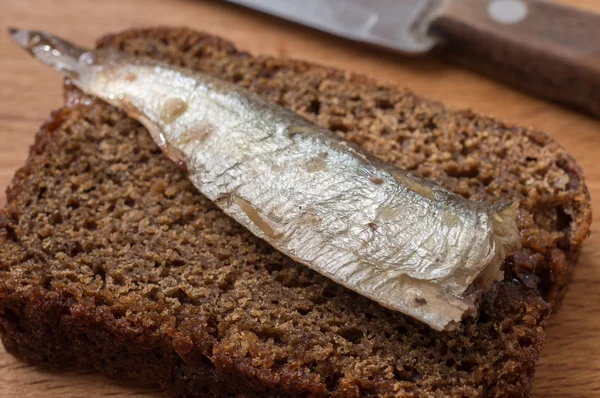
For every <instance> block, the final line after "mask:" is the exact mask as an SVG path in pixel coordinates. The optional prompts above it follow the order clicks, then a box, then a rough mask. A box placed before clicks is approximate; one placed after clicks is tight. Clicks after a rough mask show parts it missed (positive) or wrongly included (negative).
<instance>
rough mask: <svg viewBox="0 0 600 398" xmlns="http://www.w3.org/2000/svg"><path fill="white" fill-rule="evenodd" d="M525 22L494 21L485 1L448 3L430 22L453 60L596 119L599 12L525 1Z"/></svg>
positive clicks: (599, 86)
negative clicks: (443, 40) (443, 41)
mask: <svg viewBox="0 0 600 398" xmlns="http://www.w3.org/2000/svg"><path fill="white" fill-rule="evenodd" d="M492 9H493V8H492ZM492 15H494V14H492ZM496 18H497V17H496ZM523 18H525V19H523V22H521V23H506V22H504V21H498V20H495V19H494V18H493V17H492V18H490V12H489V8H488V3H487V1H481V0H452V1H448V2H446V3H445V5H444V7H442V8H441V9H440V11H439V12H438V13H437V16H436V18H435V19H434V20H433V21H432V22H431V24H432V29H433V30H434V31H435V32H436V34H438V35H440V36H442V37H444V38H445V41H446V45H445V46H444V47H445V50H446V52H447V53H449V54H451V57H452V59H453V60H455V61H456V62H458V63H460V64H464V65H466V66H468V67H469V68H472V69H473V70H475V71H477V72H483V73H485V75H486V76H492V77H494V78H498V79H500V81H502V82H506V83H509V84H511V85H513V86H515V87H519V88H521V89H526V90H527V92H529V93H533V94H535V95H540V96H542V97H543V98H548V99H551V100H555V101H561V102H562V103H565V104H567V105H569V106H573V107H575V108H577V109H581V110H584V111H586V112H588V113H589V114H591V115H595V116H596V117H600V52H599V51H598V49H599V48H600V36H599V35H598V27H599V26H600V14H592V13H589V12H586V11H582V10H580V9H577V8H572V7H565V6H563V5H561V4H556V3H552V2H548V1H545V0H528V6H527V11H526V12H525V13H524V14H523ZM549 20H550V21H552V23H551V24H548V21H549ZM582 38H585V39H582Z"/></svg>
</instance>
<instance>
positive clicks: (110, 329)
mask: <svg viewBox="0 0 600 398" xmlns="http://www.w3.org/2000/svg"><path fill="white" fill-rule="evenodd" d="M99 46H100V47H113V48H118V49H120V50H123V51H126V52H128V53H130V54H136V55H145V56H151V57H154V58H159V59H162V60H165V61H167V62H170V63H173V64H176V65H182V66H186V67H190V68H194V69H197V70H201V71H204V72H207V73H210V74H211V75H214V76H218V77H221V78H223V79H227V80H230V81H233V82H236V83H237V84H240V85H242V86H245V87H248V88H249V89H250V90H252V91H255V92H258V93H260V94H261V95H263V96H265V97H267V98H269V99H270V100H273V101H276V102H278V103H279V104H281V105H283V106H286V107H289V108H291V109H293V110H294V111H296V112H298V113H300V114H302V115H303V116H305V117H307V118H308V119H310V120H312V121H314V122H316V123H317V124H319V125H321V126H324V127H326V128H329V129H331V130H333V131H335V132H336V133H337V134H339V135H341V136H343V137H345V138H347V139H349V140H351V141H353V142H355V143H357V144H359V145H361V146H363V147H364V148H365V149H367V150H368V151H370V152H371V153H373V154H374V155H376V156H378V157H380V158H382V159H383V160H385V161H387V162H389V163H392V164H395V165H397V166H399V167H402V168H405V169H408V170H412V171H414V172H416V173H418V174H420V175H422V176H425V177H429V178H431V179H433V180H435V181H437V182H438V183H440V184H442V185H443V186H445V187H447V188H449V189H451V190H453V191H455V192H457V193H459V194H461V195H463V196H465V197H469V198H471V199H483V200H506V199H510V200H515V201H518V202H519V203H520V207H519V216H518V224H519V229H520V233H521V237H522V243H523V248H522V249H521V250H519V251H518V252H517V253H516V255H515V256H514V258H511V259H509V260H507V261H506V263H505V270H506V279H505V281H504V282H500V283H497V284H495V285H494V287H493V288H492V290H491V291H490V292H489V293H488V294H486V295H485V296H484V299H483V303H482V307H481V311H480V313H479V315H478V316H477V317H475V318H472V319H469V320H467V321H465V322H464V323H463V325H462V326H461V327H460V328H459V329H458V330H456V331H454V332H450V333H442V332H435V331H433V330H431V329H430V328H428V327H427V326H425V325H423V324H421V323H419V322H417V321H414V320H412V319H410V318H408V317H405V316H403V315H401V314H399V313H395V312H392V311H389V310H386V309H384V308H382V307H380V306H379V305H377V304H375V303H374V302H372V301H370V300H368V299H366V298H363V297H361V296H359V295H357V294H355V293H353V292H351V291H349V290H346V289H344V288H342V287H340V286H337V285H335V284H333V283H332V282H330V281H328V280H327V279H326V278H324V277H322V276H320V275H319V274H317V273H315V272H312V271H310V270H309V269H307V268H306V267H303V266H301V265H298V264H296V263H294V262H293V261H291V260H289V259H288V258H286V257H284V256H283V255H281V254H280V253H278V252H277V251H275V250H273V249H272V248H270V247H269V246H268V245H267V244H265V243H263V242H262V241H260V240H259V239H257V238H255V237H254V236H252V235H251V234H250V233H249V232H247V231H246V230H245V229H244V228H242V227H241V226H240V225H238V224H237V223H235V222H234V221H232V220H231V219H230V218H228V217H227V216H225V215H224V214H223V213H222V212H221V211H220V210H218V209H217V208H216V207H215V206H214V205H213V204H212V203H211V202H210V201H208V200H207V199H206V198H204V197H203V196H202V195H200V194H199V193H198V192H197V191H196V190H195V189H194V188H193V186H192V185H191V183H190V182H189V181H188V180H187V179H186V177H185V176H184V175H183V174H182V173H181V172H180V171H179V170H178V169H177V167H176V166H175V165H174V164H172V163H171V162H170V161H169V160H168V159H167V158H166V157H165V156H163V155H162V153H161V151H160V150H159V148H158V147H157V146H156V145H155V144H154V142H153V141H152V140H151V138H150V136H149V134H148V133H147V131H146V130H145V129H144V128H143V127H142V126H141V125H140V124H138V123H137V122H136V121H134V120H132V119H129V118H127V117H126V116H125V115H124V114H123V113H122V112H121V111H119V110H118V109H116V108H113V107H111V106H108V105H106V104H104V103H101V102H99V101H96V100H94V99H92V98H89V97H86V96H84V95H83V94H81V93H80V92H78V91H77V90H76V89H74V88H73V87H71V86H69V85H68V84H67V85H66V105H65V107H64V108H62V109H60V110H59V111H57V112H56V113H55V114H54V115H53V116H52V118H51V119H50V120H49V121H48V122H47V123H46V124H45V125H44V126H43V127H42V129H41V131H40V132H39V134H38V135H37V137H36V142H35V144H34V146H33V147H32V149H31V154H30V156H29V159H28V160H27V163H26V165H25V166H24V167H23V168H22V169H21V170H19V171H18V172H17V174H16V176H15V178H14V180H13V182H12V185H11V186H10V188H9V190H8V203H7V205H6V208H5V209H3V210H2V211H1V212H0V332H1V334H2V339H3V342H4V344H5V346H6V348H7V350H8V351H9V352H11V353H12V354H14V355H16V356H17V357H19V358H22V359H25V360H27V361H29V362H32V363H35V364H38V365H41V366H47V367H53V368H57V367H58V368H61V367H69V366H78V367H85V368H95V369H98V370H100V371H102V372H104V373H105V374H108V375H109V376H114V377H126V378H130V379H136V380H141V381H145V382H148V381H155V382H157V383H159V384H160V385H162V386H163V387H164V388H165V389H167V390H168V391H170V393H171V394H172V395H174V396H187V397H200V396H207V397H209V396H240V397H242V396H243V397H266V396H273V397H274V396H304V397H308V396H310V397H313V396H314V397H320V396H336V397H359V396H361V397H384V396H414V397H421V396H424V397H425V396H427V397H445V396H456V397H479V396H489V397H508V396H524V395H527V394H528V391H529V388H530V383H531V379H532V377H533V373H534V369H535V361H536V359H537V356H538V353H539V351H540V349H541V347H542V341H543V337H544V331H543V328H544V326H545V324H546V322H547V318H548V314H549V311H550V304H548V303H547V302H546V301H545V300H544V298H545V299H547V300H548V302H549V303H555V302H556V301H557V300H558V299H559V298H560V296H561V294H562V292H563V291H564V288H565V286H566V285H567V283H568V281H569V277H570V274H571V271H572V268H573V266H574V264H575V260H576V257H577V253H578V251H579V246H580V244H581V242H582V241H583V239H584V238H585V237H586V236H587V234H588V231H589V224H590V205H589V195H588V193H587V190H586V187H585V185H584V183H583V179H582V175H581V170H580V169H579V167H578V166H577V165H576V164H575V162H574V161H573V159H572V158H571V157H570V156H569V155H567V154H566V153H565V152H564V151H563V150H562V149H561V148H560V147H559V146H558V145H557V144H556V143H555V142H554V141H552V140H551V139H550V138H548V137H547V136H546V135H545V134H543V133H540V132H536V131H532V130H528V129H523V128H520V127H514V126H511V125H507V124H505V123H502V122H500V121H498V120H495V119H492V118H487V117H482V116H478V115H476V114H474V113H471V112H469V111H451V110H448V109H446V108H445V107H444V106H443V105H441V104H439V103H437V102H434V101H431V100H426V99H423V98H421V97H418V96H416V95H415V94H413V93H412V92H410V91H408V90H404V89H398V88H392V87H388V86H382V85H378V84H376V83H375V82H373V81H372V80H370V79H367V78H365V77H363V76H358V75H352V74H349V73H345V72H341V71H338V70H335V69H330V68H325V67H321V66H316V65H313V64H309V63H305V62H299V61H293V60H287V59H276V58H270V57H252V56H250V55H249V54H247V53H244V52H239V51H237V50H236V49H235V47H234V46H233V45H232V44H231V43H229V42H227V41H224V40H222V39H219V38H216V37H213V36H210V35H207V34H203V33H197V32H194V31H191V30H187V29H169V28H157V29H147V30H135V31H128V32H124V33H121V34H117V35H111V36H107V37H105V38H103V39H101V40H100V41H99Z"/></svg>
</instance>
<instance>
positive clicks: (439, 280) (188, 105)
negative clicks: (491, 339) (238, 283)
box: [14, 31, 519, 330]
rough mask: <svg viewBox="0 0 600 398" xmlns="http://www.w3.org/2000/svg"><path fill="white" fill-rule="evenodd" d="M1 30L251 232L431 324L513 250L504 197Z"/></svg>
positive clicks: (284, 119)
mask: <svg viewBox="0 0 600 398" xmlns="http://www.w3.org/2000/svg"><path fill="white" fill-rule="evenodd" d="M14 37H15V38H16V39H17V41H18V42H20V43H21V44H22V45H23V46H24V47H26V48H27V49H28V50H29V51H30V52H31V53H32V54H33V55H34V56H36V57H37V58H39V59H40V60H42V62H45V63H47V64H50V65H52V66H54V67H55V68H57V69H60V70H62V71H63V72H65V74H66V75H67V76H69V77H70V78H71V79H72V80H73V81H74V83H75V84H76V85H77V86H78V87H80V88H81V89H82V90H83V91H85V92H87V93H90V94H93V95H95V96H97V97H99V98H101V99H103V100H105V101H107V102H109V103H111V104H112V105H115V106H118V107H121V108H122V109H124V110H125V111H126V112H127V113H128V114H129V115H130V116H131V117H133V118H135V119H138V120H139V121H140V122H142V123H143V124H144V125H145V126H146V127H147V128H148V130H149V131H150V133H151V134H152V136H153V138H154V139H155V141H157V143H158V144H159V145H160V146H161V148H163V150H164V151H165V153H166V154H167V155H168V156H169V157H170V158H171V159H173V160H174V161H175V162H177V163H178V164H180V165H181V166H182V167H185V169H186V171H187V173H188V175H189V178H190V179H191V181H192V182H193V184H194V185H195V186H196V188H197V189H198V190H199V191H200V192H201V193H203V194H204V195H206V196H207V197H208V198H209V199H211V200H212V201H214V202H215V203H216V204H217V205H218V206H219V207H220V208H221V209H222V210H223V211H224V212H225V213H226V214H228V215H229V216H231V217H232V218H234V219H235V220H237V221H238V222H240V223H241V224H242V225H244V226H245V227H246V228H248V229H249V230H250V231H251V232H252V233H253V234H255V235H256V236H258V237H260V238H262V239H264V240H265V241H267V242H269V243H270V244H271V245H272V246H273V247H275V248H276V249H278V250H280V251H281V252H283V253H284V254H286V255H288V256H290V257H291V258H293V259H295V260H296V261H298V262H300V263H302V264H304V265H306V266H308V267H310V268H311V269H313V270H315V271H317V272H319V273H321V274H323V275H325V276H327V277H328V278H330V279H332V280H333V281H335V282H337V283H339V284H341V285H344V286H346V287H347V288H350V289H352V290H354V291H356V292H358V293H359V294H362V295H364V296H366V297H369V298H371V299H373V300H375V301H377V302H379V303H380V304H382V305H384V306H386V307H388V308H391V309H394V310H398V311H401V312H403V313H405V314H407V315H410V316H412V317H414V318H416V319H419V320H421V321H423V322H425V323H427V324H429V325H430V326H431V327H433V328H434V329H437V330H443V329H451V328H453V327H454V325H455V323H456V322H458V321H460V320H461V319H462V317H463V316H465V315H466V314H469V313H472V312H474V310H475V303H476V300H477V298H478V297H479V295H480V294H481V293H482V292H483V291H485V290H486V289H487V288H488V287H489V286H490V284H491V283H492V282H493V281H494V280H495V279H497V278H498V277H499V275H500V272H499V269H500V266H501V264H502V262H503V260H504V259H505V258H506V256H508V255H510V254H512V252H513V251H514V250H515V249H516V248H517V247H518V245H519V235H518V230H517V226H516V221H515V218H516V205H515V204H512V205H511V204H510V203H500V204H497V205H490V204H489V203H487V202H476V201H470V200H467V199H464V198H462V197H460V196H458V195H455V194H453V193H452V192H450V191H448V190H446V189H444V188H442V187H440V186H438V185H436V184H434V183H432V182H430V181H428V180H426V179H423V178H420V177H417V176H415V175H412V174H410V173H408V172H406V171H403V170H400V169H398V168H395V167H392V166H389V165H386V164H384V163H382V162H381V161H379V160H377V159H375V158H374V157H372V156H370V155H368V154H367V153H365V152H363V151H362V150H360V149H358V148H355V147H354V146H351V145H349V144H348V143H347V142H345V141H343V140H342V139H340V138H338V137H337V136H336V135H335V134H333V133H331V132H329V131H327V130H323V129H321V128H319V127H317V126H315V125H313V124H311V123H309V122H308V121H306V120H305V119H303V118H301V117H300V116H298V115H296V114H295V113H293V112H291V111H289V110H286V109H284V108H282V107H280V106H278V105H277V104H274V103H270V102H268V101H266V100H264V99H263V98H261V97H259V96H257V95H255V94H253V93H250V92H248V91H246V90H244V89H241V88H239V87H237V86H235V85H233V84H230V83H226V82H223V81H220V80H217V79H215V78H212V77H210V76H208V75H204V74H200V73H198V72H192V71H189V70H185V69H177V68H173V67H171V66H166V65H164V64H161V63H159V62H156V61H153V60H149V59H138V58H131V57H128V56H125V55H123V54H120V53H91V52H85V51H83V50H80V49H78V48H77V47H75V46H73V45H71V44H69V43H67V42H64V41H62V40H60V39H56V38H54V37H52V36H48V35H44V34H41V33H29V32H22V31H19V32H15V33H14Z"/></svg>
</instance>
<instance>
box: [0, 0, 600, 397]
mask: <svg viewBox="0 0 600 398" xmlns="http://www.w3.org/2000/svg"><path fill="white" fill-rule="evenodd" d="M561 1H562V2H565V3H570V4H573V5H576V6H580V7H583V8H587V9H590V10H595V11H597V12H599V13H600V1H599V0H561ZM152 25H173V26H178V25H187V26H190V27H193V28H196V29H199V30H206V31H208V32H211V33H214V34H217V35H221V36H223V37H225V38H228V39H230V40H232V41H234V42H235V43H236V44H237V45H238V47H239V48H242V49H245V50H249V51H250V52H252V53H255V54H271V55H277V56H283V57H292V58H302V59H306V60H310V61H313V62H318V63H323V64H328V65H332V66H336V67H339V68H343V69H347V70H351V71H356V72H362V73H365V74H368V75H371V76H373V77H375V78H377V79H378V80H379V81H381V82H385V83H391V84H396V85H400V86H409V87H411V88H413V89H414V90H415V91H417V92H418V93H421V94H423V95H425V96H428V97H431V98H436V99H440V100H443V101H444V102H446V103H447V104H449V105H450V106H452V107H457V108H466V107H470V108H473V109H475V110H476V111H479V112H482V113H486V114H491V115H494V116H497V117H500V118H502V119H505V120H508V121H510V122H515V123H518V124H521V125H526V126H533V127H535V128H537V129H541V130H543V131H546V132H547V133H548V134H550V135H551V136H552V137H554V138H555V139H556V140H557V141H558V142H559V143H560V144H562V145H563V146H564V147H565V148H566V149H567V150H568V151H569V152H570V153H571V154H572V155H574V157H575V158H576V159H577V160H578V162H579V164H580V165H581V166H582V167H583V169H584V171H585V175H586V177H587V178H586V181H587V184H588V187H589V189H590V191H591V194H592V197H593V198H595V200H596V201H595V202H594V211H595V214H596V216H598V215H599V214H600V206H598V204H599V202H598V200H600V162H599V157H600V121H599V120H594V119H592V118H589V117H587V116H584V115H581V114H578V113H576V112H572V111H569V110H566V109H564V108H561V107H559V106H555V105H552V104H550V103H547V102H544V101H542V100H538V99H535V98H532V97H529V96H527V95H524V94H522V93H519V92H516V91H514V90H512V89H510V88H507V87H505V86H503V85H500V84H498V83H495V82H492V81H489V80H487V79H485V78H482V77H480V76H478V75H475V74H472V73H469V72H466V71H464V70H461V69H458V68H456V67H453V66H451V65H448V64H446V63H444V62H442V61H439V60H436V59H432V58H422V59H406V58H401V57H398V56H394V55H391V54H386V53H383V52H379V51H376V50H368V49H365V48H362V47H359V46H355V45H352V44H349V43H346V42H344V41H341V40H338V39H334V38H330V37H328V36H325V35H322V34H319V33H314V32H312V31H309V30H307V29H304V28H300V27H298V26H295V25H290V24H288V23H285V22H280V21H277V20H275V19H273V18H269V17H265V16H261V15H258V14H257V13H254V12H250V11H246V10H243V9H240V8H237V7H234V6H231V5H228V4H223V3H220V2H216V1H206V2H205V1H200V0H103V1H82V0H55V1H50V0H16V1H15V0H0V192H1V193H0V206H1V205H3V204H4V202H5V200H6V199H5V195H4V191H5V188H6V186H7V184H8V183H9V181H10V179H11V178H12V175H13V173H14V171H15V170H16V168H17V167H19V166H20V165H21V164H22V163H23V161H24V160H25V157H26V155H27V151H28V147H29V145H30V144H31V143H32V142H33V136H34V134H35V132H36V131H37V129H38V127H39V126H40V125H41V123H42V122H43V121H44V120H45V119H46V118H47V117H48V115H49V113H50V111H51V110H53V109H56V108H58V107H59V106H60V105H61V103H62V99H61V81H62V80H61V79H60V78H59V77H58V76H57V75H56V74H55V73H53V72H52V71H50V70H49V69H47V68H44V67H42V66H40V65H39V64H38V63H37V62H34V61H33V60H31V59H30V58H29V56H28V55H26V54H25V53H24V52H23V51H22V50H19V49H18V48H17V47H16V46H14V45H12V44H11V43H10V41H9V39H8V36H7V35H6V34H5V33H4V32H5V31H6V27H7V26H17V27H22V28H31V29H42V30H47V31H50V32H54V33H56V34H59V35H61V36H64V37H66V38H69V39H72V40H74V41H77V42H78V43H80V44H83V45H92V44H93V41H94V39H95V38H96V37H98V36H100V35H102V34H103V33H107V32H114V31H119V30H123V29H127V28H131V27H140V26H152ZM598 29H599V30H598V33H599V34H600V27H598ZM597 218H598V217H595V222H596V224H595V226H594V228H593V235H592V237H591V238H590V239H589V240H588V241H587V242H586V244H585V246H584V250H583V254H582V257H581V260H580V264H579V267H578V269H577V271H576V273H575V277H574V280H573V282H572V284H571V287H570V290H569V292H568V293H567V296H566V298H565V301H564V303H563V305H562V307H561V308H560V311H559V312H558V313H557V314H555V315H554V316H553V318H552V320H551V323H550V326H549V328H548V337H547V343H546V346H545V348H544V351H543V352H542V355H541V358H540V361H539V366H538V369H537V373H536V379H535V382H534V387H533V392H532V395H533V397H537V398H541V397H592V396H600V256H599V255H600V236H599V235H597V234H596V232H597V231H598V229H597V225H599V223H598V222H600V220H598V219H597ZM128 395H137V396H142V397H157V396H160V394H158V393H157V392H156V391H154V390H151V389H147V388H143V387H139V386H131V385H126V384H123V383H119V382H115V381H114V380H109V379H107V378H104V377H102V376H99V375H94V374H80V373H59V374H56V373H48V372H44V371H40V370H38V369H36V368H34V367H31V366H28V365H27V364H24V363H21V362H18V361H16V360H15V359H13V358H12V357H11V356H9V355H8V354H6V353H5V352H4V350H3V348H2V347H0V397H1V398H5V397H13V396H18V397H22V398H25V397H41V396H44V397H46V398H58V397H61V398H74V397H93V396H99V397H102V396H128Z"/></svg>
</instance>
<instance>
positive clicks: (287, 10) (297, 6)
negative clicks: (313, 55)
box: [231, 0, 441, 54]
mask: <svg viewBox="0 0 600 398" xmlns="http://www.w3.org/2000/svg"><path fill="white" fill-rule="evenodd" d="M231 2H232V3H236V4H239V5H242V6H246V7H249V8H253V9H256V10H258V11H262V12H265V13H268V14H271V15H275V16H277V17H280V18H283V19H287V20H290V21H293V22H296V23H299V24H302V25H306V26H309V27H311V28H314V29H318V30H321V31H324V32H327V33H330V34H333V35H336V36H341V37H345V38H347V39H351V40H354V41H358V42H362V43H368V44H373V45H377V46H380V47H385V48H391V49H394V50H397V51H400V52H403V53H407V54H419V53H424V52H427V51H429V50H431V49H432V48H433V47H434V46H435V44H436V43H437V40H436V39H435V38H434V37H432V36H431V35H428V34H427V31H426V24H425V19H426V17H427V16H428V15H430V12H431V11H432V10H433V9H435V8H436V7H437V6H439V5H440V3H441V0H402V1H397V0H371V1H364V0H327V1H323V0H302V1H297V0H291V1H277V0H275V1H273V0H231Z"/></svg>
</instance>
